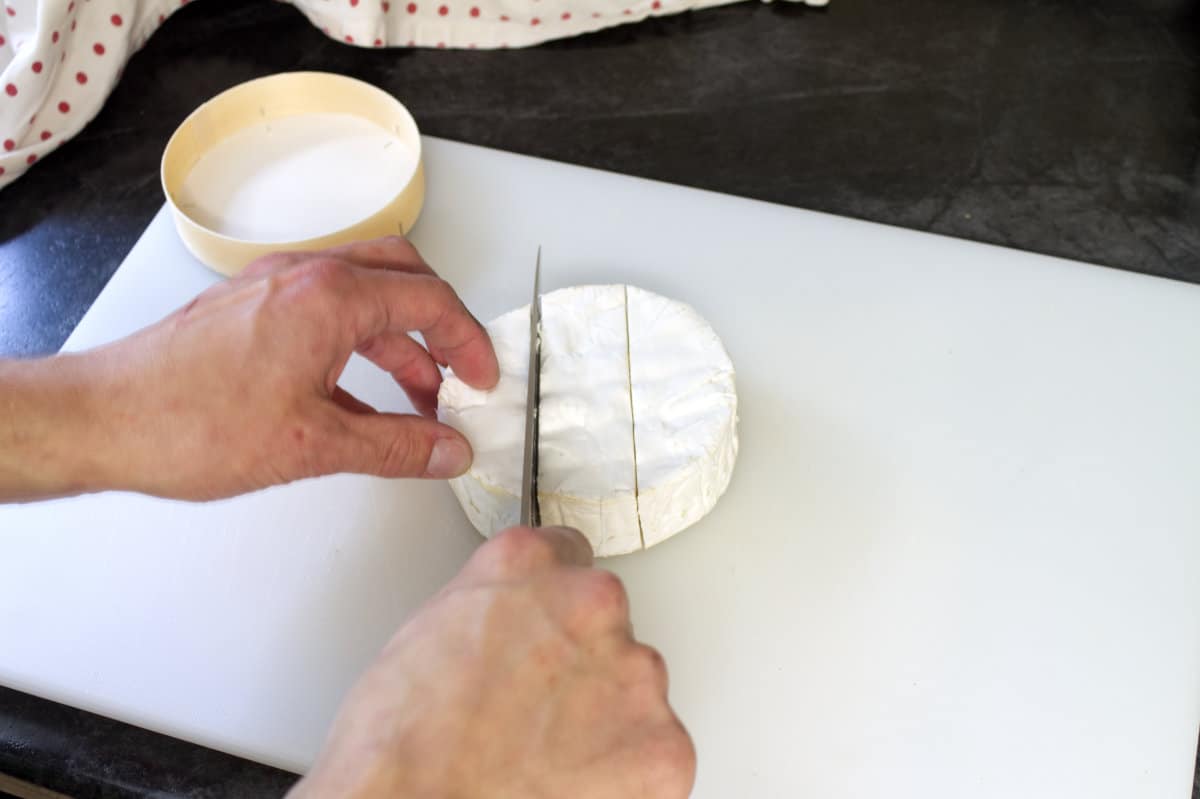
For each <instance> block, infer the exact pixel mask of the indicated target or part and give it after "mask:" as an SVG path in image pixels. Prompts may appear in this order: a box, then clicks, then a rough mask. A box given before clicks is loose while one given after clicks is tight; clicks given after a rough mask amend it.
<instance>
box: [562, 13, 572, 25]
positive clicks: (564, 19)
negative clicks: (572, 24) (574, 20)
mask: <svg viewBox="0 0 1200 799" xmlns="http://www.w3.org/2000/svg"><path fill="white" fill-rule="evenodd" d="M562 18H563V22H566V21H567V20H569V19H570V18H571V12H570V11H564V12H563V15H562Z"/></svg>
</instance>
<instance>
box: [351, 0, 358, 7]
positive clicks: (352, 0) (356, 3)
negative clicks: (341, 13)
mask: <svg viewBox="0 0 1200 799" xmlns="http://www.w3.org/2000/svg"><path fill="white" fill-rule="evenodd" d="M357 5H358V0H350V7H351V8H354V7H355V6H357Z"/></svg>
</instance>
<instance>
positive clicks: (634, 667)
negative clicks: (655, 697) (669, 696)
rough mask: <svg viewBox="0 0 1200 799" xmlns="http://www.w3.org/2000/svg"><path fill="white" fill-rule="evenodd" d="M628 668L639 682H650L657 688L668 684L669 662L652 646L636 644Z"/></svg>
mask: <svg viewBox="0 0 1200 799" xmlns="http://www.w3.org/2000/svg"><path fill="white" fill-rule="evenodd" d="M628 668H629V670H630V671H631V672H632V677H633V679H634V680H635V681H637V682H645V683H650V684H651V685H653V686H654V687H656V688H665V687H666V685H667V662H666V660H664V659H663V656H662V654H661V653H660V652H659V651H658V650H657V649H655V648H654V647H652V646H647V645H646V644H634V647H633V652H632V654H631V655H630V657H629V662H628Z"/></svg>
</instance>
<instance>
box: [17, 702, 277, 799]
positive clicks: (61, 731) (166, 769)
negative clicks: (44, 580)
mask: <svg viewBox="0 0 1200 799" xmlns="http://www.w3.org/2000/svg"><path fill="white" fill-rule="evenodd" d="M0 774H7V775H8V776H10V777H15V778H17V779H19V780H23V781H25V782H27V783H32V784H34V785H40V786H42V787H44V788H48V789H50V790H53V791H57V792H59V793H64V794H66V795H68V796H72V797H76V798H77V799H127V798H128V799H132V797H150V796H153V797H168V796H186V797H193V798H194V799H217V798H218V797H220V798H221V799H242V798H243V797H244V798H245V799H251V797H253V798H254V799H265V797H272V796H283V794H284V793H286V792H287V790H288V789H289V788H290V787H291V786H292V784H293V783H295V781H296V779H297V778H296V775H295V774H289V773H288V772H286V771H280V770H279V769H274V768H270V767H269V766H263V765H260V764H258V763H251V762H249V761H246V760H242V759H240V758H236V757H233V756H231V755H227V754H224V753H222V752H216V751H214V750H212V749H205V748H204V747H202V746H196V745H194V744H189V743H185V742H183V741H178V740H175V739H174V738H168V737H166V736H163V735H159V734H157V733H153V732H148V731H147V730H143V729H139V728H137V727H132V726H130V725H128V724H120V723H118V722H115V721H112V720H111V719H106V718H104V717H102V716H96V715H93V714H91V713H85V712H84V711H82V710H76V709H75V708H70V707H65V706H63V705H57V704H54V703H53V702H47V701H45V700H44V699H36V698H34V697H32V696H28V695H26V694H22V693H18V692H16V691H12V690H9V689H7V688H3V687H0Z"/></svg>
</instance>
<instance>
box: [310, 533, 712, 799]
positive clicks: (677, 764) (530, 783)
mask: <svg viewBox="0 0 1200 799" xmlns="http://www.w3.org/2000/svg"><path fill="white" fill-rule="evenodd" d="M591 561H592V553H591V550H590V549H589V547H588V544H587V542H586V541H585V540H584V539H583V537H582V536H580V535H579V533H577V532H576V531H574V530H569V529H561V528H540V529H536V530H535V529H530V528H515V529H512V530H509V531H507V532H505V533H503V534H500V535H497V536H496V538H494V539H493V540H492V541H490V542H488V543H487V544H485V545H484V546H482V547H480V548H479V550H478V551H476V553H475V554H474V556H473V557H472V558H471V560H470V561H469V562H468V563H467V565H466V566H465V567H464V568H463V570H462V572H460V573H459V575H458V576H457V577H456V578H455V579H454V580H453V581H451V582H450V583H449V584H448V585H447V586H446V587H445V588H444V589H442V591H440V592H439V593H438V594H437V595H435V596H434V597H433V598H432V599H431V600H430V601H429V602H428V603H426V604H425V606H424V607H423V608H422V609H421V610H420V611H419V612H418V613H417V614H416V615H415V616H414V617H413V618H412V619H410V620H409V621H408V622H407V623H406V624H405V625H404V626H403V627H401V628H400V630H399V632H397V633H396V635H395V637H394V638H393V639H392V640H391V642H390V643H389V644H388V645H387V647H386V648H385V649H384V651H383V653H382V654H381V655H380V657H379V659H378V660H377V661H376V662H375V664H374V665H373V666H372V667H371V668H370V669H369V670H368V671H367V673H366V674H365V675H364V676H363V677H362V679H361V680H360V681H359V683H358V685H357V686H355V688H354V689H353V690H352V691H351V692H350V694H349V696H348V697H347V699H346V701H345V703H344V704H343V706H342V710H341V712H340V714H339V716H338V719H337V721H336V722H335V723H334V727H333V730H332V731H331V733H330V736H329V740H328V742H327V745H326V748H325V751H324V752H323V753H322V754H321V756H320V758H319V760H318V762H317V764H316V766H315V767H314V768H313V770H312V772H311V773H310V774H309V775H308V776H307V777H305V779H304V780H302V781H301V782H300V783H299V784H298V785H297V786H296V788H295V790H294V791H293V794H292V797H293V799H307V797H334V796H336V797H344V798H347V797H349V798H353V799H367V798H368V797H371V798H373V797H380V798H381V799H382V797H435V796H437V797H489V799H526V798H527V797H571V799H684V797H686V796H688V794H689V792H690V791H691V788H692V782H693V780H694V778H695V768H696V765H695V757H696V755H695V750H694V749H693V747H692V743H691V739H690V738H689V737H688V734H687V732H686V731H685V730H684V728H683V726H682V725H681V724H680V722H679V720H678V718H676V716H675V714H674V712H673V711H672V710H671V708H670V705H669V704H668V703H667V674H666V669H665V666H664V665H663V661H662V658H661V656H660V655H659V654H658V653H657V652H656V651H654V650H653V649H651V648H649V647H647V646H644V645H642V644H639V643H637V642H636V641H635V640H634V639H633V637H632V633H631V629H630V621H629V607H628V600H627V598H626V596H625V592H624V589H623V588H622V586H621V583H620V580H618V579H617V578H616V577H615V576H613V575H612V574H611V573H610V572H606V571H602V570H599V569H595V568H592V567H591Z"/></svg>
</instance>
